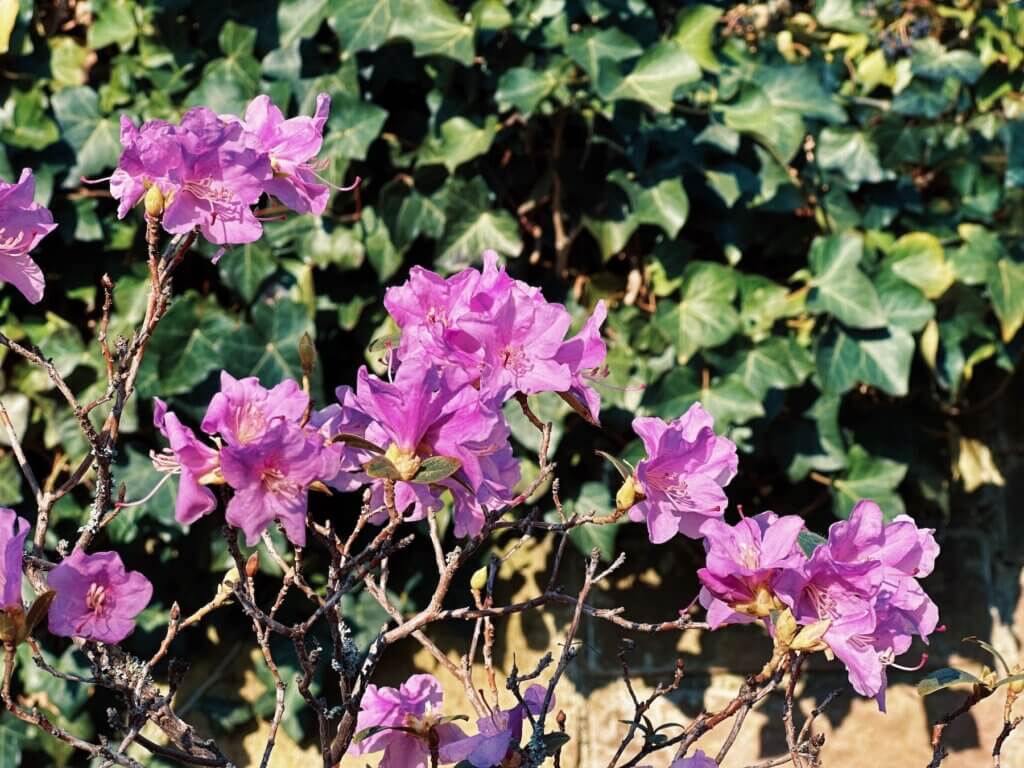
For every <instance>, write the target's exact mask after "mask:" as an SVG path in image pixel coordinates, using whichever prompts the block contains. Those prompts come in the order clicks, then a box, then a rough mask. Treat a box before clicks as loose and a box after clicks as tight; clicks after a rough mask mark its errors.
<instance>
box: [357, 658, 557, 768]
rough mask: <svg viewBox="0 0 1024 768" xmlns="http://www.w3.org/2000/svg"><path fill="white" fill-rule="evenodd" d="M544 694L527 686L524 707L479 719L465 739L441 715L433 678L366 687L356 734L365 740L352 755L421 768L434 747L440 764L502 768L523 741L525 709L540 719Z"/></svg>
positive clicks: (385, 765) (390, 767)
mask: <svg viewBox="0 0 1024 768" xmlns="http://www.w3.org/2000/svg"><path fill="white" fill-rule="evenodd" d="M546 693H547V692H546V690H545V689H544V687H543V686H540V685H532V686H530V687H529V688H528V689H527V690H526V691H525V693H524V694H523V701H524V702H525V704H518V705H516V706H514V707H513V708H512V709H501V710H496V711H494V712H492V713H490V714H489V715H487V716H486V717H481V718H480V719H479V720H478V721H477V733H476V735H473V736H467V735H466V733H465V732H464V731H463V730H462V728H460V727H459V726H458V725H456V724H455V723H454V722H452V721H451V718H448V717H445V716H443V715H442V714H441V701H442V698H443V695H444V694H443V691H442V689H441V684H440V683H439V682H438V680H437V679H436V678H435V677H434V676H433V675H413V676H412V677H410V678H409V679H408V680H407V681H406V682H404V683H403V684H402V685H401V687H399V688H378V687H377V686H375V685H370V686H368V687H367V689H366V694H365V696H364V697H363V702H362V709H361V710H360V712H359V719H358V721H357V722H356V730H357V732H359V733H361V734H364V737H363V738H362V739H361V740H360V741H358V742H357V743H356V744H355V745H354V747H353V750H352V754H355V755H364V754H367V753H370V752H383V753H384V754H383V755H382V756H381V761H380V763H379V764H378V765H379V768H426V766H427V765H430V762H429V760H430V745H431V744H433V745H435V748H436V751H437V756H438V761H439V762H440V763H442V764H448V763H458V762H460V761H465V762H467V763H469V764H470V765H472V766H473V768H492V766H495V765H504V764H505V762H504V761H505V759H506V757H507V756H509V755H510V754H513V750H514V749H515V748H516V747H518V746H519V743H520V741H521V740H522V737H523V721H524V720H525V719H526V717H527V713H526V710H527V709H529V711H530V713H531V714H533V715H538V714H540V713H541V711H542V710H543V708H544V699H545V697H546ZM552 703H553V699H552ZM549 706H550V705H549Z"/></svg>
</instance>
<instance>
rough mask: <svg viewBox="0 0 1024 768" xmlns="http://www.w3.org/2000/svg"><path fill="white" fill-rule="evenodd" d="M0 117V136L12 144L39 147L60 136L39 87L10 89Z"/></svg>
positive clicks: (38, 148)
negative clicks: (22, 89)
mask: <svg viewBox="0 0 1024 768" xmlns="http://www.w3.org/2000/svg"><path fill="white" fill-rule="evenodd" d="M54 98H56V96H55V97H54ZM0 118H2V120H3V122H2V125H3V131H2V132H0V138H2V139H3V141H4V143H5V144H10V145H11V146H13V147H21V148H22V149H35V150H40V149H44V148H46V147H48V146H50V145H51V144H53V143H54V142H55V141H57V139H58V138H60V131H59V130H58V129H57V124H56V123H55V122H53V120H52V119H51V118H50V117H49V116H48V115H47V114H46V107H45V104H44V101H43V92H42V89H41V88H33V89H32V90H31V91H19V90H13V91H11V95H10V97H9V98H8V99H7V103H6V104H4V109H3V112H2V113H0Z"/></svg>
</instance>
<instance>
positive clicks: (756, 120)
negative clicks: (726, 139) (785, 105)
mask: <svg viewBox="0 0 1024 768" xmlns="http://www.w3.org/2000/svg"><path fill="white" fill-rule="evenodd" d="M717 109H718V111H719V112H720V113H721V115H722V119H723V120H724V121H725V125H726V127H728V128H731V129H733V130H735V131H739V132H740V133H745V134H748V135H750V136H753V137H754V138H755V139H756V140H757V141H760V142H763V143H764V144H765V145H766V146H767V147H769V148H770V149H771V150H772V153H773V155H774V156H775V157H776V158H777V159H778V160H779V161H780V162H783V163H788V162H789V161H790V160H791V159H792V157H793V155H795V154H796V153H797V150H799V149H800V144H801V143H802V142H803V139H804V135H805V132H806V131H805V126H804V121H803V120H802V119H801V117H800V115H799V114H798V113H797V112H794V111H792V110H786V109H779V108H777V107H776V106H775V105H774V104H772V101H771V99H769V98H768V94H767V93H766V92H765V91H764V89H762V88H761V87H760V86H758V85H756V84H754V83H745V84H744V85H743V88H742V89H741V90H740V92H739V96H738V98H737V99H736V100H735V101H733V102H731V103H728V104H720V105H718V107H717Z"/></svg>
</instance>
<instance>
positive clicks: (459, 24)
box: [391, 0, 475, 67]
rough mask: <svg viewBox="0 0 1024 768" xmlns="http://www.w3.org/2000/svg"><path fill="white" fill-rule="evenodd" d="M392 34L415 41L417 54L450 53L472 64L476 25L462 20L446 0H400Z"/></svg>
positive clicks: (444, 54) (414, 45)
mask: <svg viewBox="0 0 1024 768" xmlns="http://www.w3.org/2000/svg"><path fill="white" fill-rule="evenodd" d="M391 34H392V36H394V37H404V38H406V39H407V40H409V42H411V43H412V46H413V49H414V50H415V51H416V54H417V55H418V56H447V57H449V58H451V59H455V61H458V62H459V63H460V64H463V65H465V66H467V67H468V66H470V65H471V64H472V63H473V57H474V55H475V51H474V48H473V26H472V25H471V24H467V23H465V22H463V21H461V20H460V19H459V18H458V17H457V16H456V15H455V11H454V10H453V8H452V6H451V5H449V4H448V3H446V2H445V0H401V10H400V12H399V14H398V16H397V17H396V18H395V19H394V20H393V22H392V26H391Z"/></svg>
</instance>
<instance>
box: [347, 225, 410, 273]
mask: <svg viewBox="0 0 1024 768" xmlns="http://www.w3.org/2000/svg"><path fill="white" fill-rule="evenodd" d="M356 226H357V231H358V232H359V234H360V236H361V237H362V241H363V247H364V248H365V249H366V257H367V258H368V259H369V260H370V264H371V265H372V266H373V268H374V270H375V271H376V272H377V276H378V277H379V278H380V280H381V282H384V281H386V280H387V279H388V278H389V277H391V276H392V275H393V274H395V272H397V271H398V268H399V267H400V266H402V255H401V254H400V253H399V252H398V251H397V250H395V246H394V243H392V242H391V233H390V232H389V231H388V228H387V226H386V225H385V224H384V220H383V219H382V218H380V217H379V216H378V215H377V213H376V211H374V210H373V208H364V209H363V215H362V217H361V218H360V220H359V223H358V224H357V225H356Z"/></svg>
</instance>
